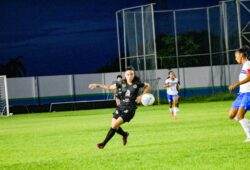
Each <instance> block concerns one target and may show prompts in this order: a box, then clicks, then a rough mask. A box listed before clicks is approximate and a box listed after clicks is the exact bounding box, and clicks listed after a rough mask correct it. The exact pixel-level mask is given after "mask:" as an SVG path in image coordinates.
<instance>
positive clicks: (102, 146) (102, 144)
mask: <svg viewBox="0 0 250 170" xmlns="http://www.w3.org/2000/svg"><path fill="white" fill-rule="evenodd" d="M104 146H105V144H104V143H103V142H102V143H98V144H96V147H97V148H98V149H103V148H104Z"/></svg>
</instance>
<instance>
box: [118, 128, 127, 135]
mask: <svg viewBox="0 0 250 170" xmlns="http://www.w3.org/2000/svg"><path fill="white" fill-rule="evenodd" d="M116 132H117V133H118V134H120V135H122V136H125V135H127V133H125V132H124V131H123V129H122V128H121V127H119V129H117V130H116Z"/></svg>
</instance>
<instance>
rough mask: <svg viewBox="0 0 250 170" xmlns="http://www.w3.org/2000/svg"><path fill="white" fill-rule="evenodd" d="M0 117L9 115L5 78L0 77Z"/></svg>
mask: <svg viewBox="0 0 250 170" xmlns="http://www.w3.org/2000/svg"><path fill="white" fill-rule="evenodd" d="M0 115H5V116H9V115H10V112H9V99H8V89H7V79H6V76H0Z"/></svg>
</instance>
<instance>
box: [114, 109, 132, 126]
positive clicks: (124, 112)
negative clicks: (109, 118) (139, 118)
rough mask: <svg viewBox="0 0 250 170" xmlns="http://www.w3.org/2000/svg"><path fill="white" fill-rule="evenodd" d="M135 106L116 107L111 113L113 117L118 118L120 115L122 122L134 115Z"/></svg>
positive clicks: (127, 120)
mask: <svg viewBox="0 0 250 170" xmlns="http://www.w3.org/2000/svg"><path fill="white" fill-rule="evenodd" d="M135 111H136V109H135V108H125V109H121V108H119V107H117V109H116V111H115V112H114V113H113V118H114V119H118V118H119V117H121V118H122V119H123V121H124V122H129V121H130V120H131V119H132V118H133V117H134V115H135Z"/></svg>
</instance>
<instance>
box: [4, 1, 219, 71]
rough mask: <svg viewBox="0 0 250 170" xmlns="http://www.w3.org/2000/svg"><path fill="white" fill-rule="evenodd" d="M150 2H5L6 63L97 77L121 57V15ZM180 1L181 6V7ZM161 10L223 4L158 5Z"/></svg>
mask: <svg viewBox="0 0 250 170" xmlns="http://www.w3.org/2000/svg"><path fill="white" fill-rule="evenodd" d="M148 2H149V1H148V0H141V1H134V0H91V1H86V0H53V1H52V0H2V1H1V2H0V21H1V25H0V64H4V63H6V62H7V61H8V60H9V59H10V58H14V57H17V56H23V60H22V61H23V63H24V65H25V67H26V69H27V76H35V75H58V74H78V73H91V72H95V70H96V68H98V67H100V66H102V65H103V64H105V63H106V62H108V61H109V59H110V58H111V57H113V56H117V37H116V23H115V11H117V10H119V9H122V8H126V7H131V6H137V5H142V4H147V3H148ZM176 2H178V3H176ZM156 3H157V6H156V8H157V9H165V8H168V9H175V8H189V7H200V6H208V5H216V4H218V0H212V1H209V2H206V1H205V2H203V1H200V0H178V1H176V0H168V1H167V0H158V1H156Z"/></svg>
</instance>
